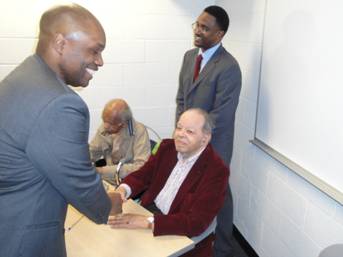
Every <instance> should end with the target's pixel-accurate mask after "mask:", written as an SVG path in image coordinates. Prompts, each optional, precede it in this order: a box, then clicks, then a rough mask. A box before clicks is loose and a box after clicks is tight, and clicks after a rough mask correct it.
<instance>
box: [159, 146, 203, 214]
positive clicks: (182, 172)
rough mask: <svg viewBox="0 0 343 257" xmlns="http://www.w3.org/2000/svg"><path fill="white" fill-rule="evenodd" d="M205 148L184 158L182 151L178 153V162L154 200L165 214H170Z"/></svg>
mask: <svg viewBox="0 0 343 257" xmlns="http://www.w3.org/2000/svg"><path fill="white" fill-rule="evenodd" d="M204 149H205V148H203V149H201V150H200V151H199V152H198V153H196V154H195V155H193V156H191V157H188V158H187V159H184V158H182V156H181V154H180V153H178V154H177V158H178V162H177V163H176V165H175V167H174V169H173V171H172V172H171V173H170V175H169V178H168V180H167V182H166V184H165V185H164V187H163V188H162V190H161V191H160V193H159V194H158V195H157V197H156V198H155V200H154V202H155V204H156V206H157V208H159V209H160V210H161V212H162V213H163V214H168V212H169V209H170V206H171V204H172V202H173V201H174V199H175V196H176V194H177V192H178V191H179V189H180V187H181V185H182V183H183V181H184V180H185V178H186V177H187V175H188V173H189V171H190V170H191V169H192V167H193V165H194V163H195V162H196V161H197V160H198V158H199V156H200V154H201V153H202V152H203V151H204Z"/></svg>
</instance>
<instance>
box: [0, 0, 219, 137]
mask: <svg viewBox="0 0 343 257" xmlns="http://www.w3.org/2000/svg"><path fill="white" fill-rule="evenodd" d="M64 2H66V1H56V0H44V1H42V0H26V1H20V0H12V1H7V2H6V4H2V6H1V16H0V49H1V54H0V79H2V78H3V77H4V76H5V75H6V74H7V73H8V72H9V71H10V70H11V69H13V67H15V65H17V64H18V63H20V62H21V61H22V60H23V59H24V58H25V57H26V56H27V55H29V54H31V53H32V52H33V50H34V48H35V44H36V41H37V33H38V21H39V18H40V15H41V13H42V12H43V11H44V10H45V9H47V8H49V7H50V6H52V5H54V4H56V3H64ZM74 2H77V3H80V4H81V5H83V6H85V7H86V8H88V9H89V10H90V11H92V12H93V13H94V14H95V15H96V16H97V17H98V19H99V20H100V22H101V23H102V24H103V26H104V28H105V31H106V34H107V46H106V49H105V51H104V61H105V65H104V66H103V67H102V68H100V70H99V72H97V73H96V74H95V76H94V79H93V80H92V81H91V83H90V85H89V86H88V87H87V88H86V89H81V90H77V92H78V93H79V94H80V95H81V96H82V97H83V99H84V100H85V101H86V103H87V104H88V106H89V109H90V113H91V131H90V134H91V135H92V134H93V133H94V132H95V130H96V128H97V127H98V125H99V124H100V114H101V110H102V108H103V106H104V104H105V103H106V101H108V100H109V99H111V98H124V99H126V100H127V101H128V103H129V104H130V106H131V108H132V110H133V113H134V116H135V117H136V119H137V120H140V121H141V122H143V123H145V124H146V125H148V126H150V127H152V128H153V129H155V130H157V131H158V133H159V134H160V136H162V137H170V136H171V132H172V130H173V127H174V116H175V115H174V113H175V96H176V90H177V84H178V82H177V81H178V73H179V69H180V66H181V62H182V57H183V54H184V52H185V51H186V50H187V49H189V48H191V47H192V31H191V24H192V22H193V21H194V20H195V19H196V17H197V16H198V14H199V13H200V12H201V10H202V9H203V8H204V7H205V6H207V5H209V4H213V3H214V1H210V0H202V1H196V2H191V1H183V0H144V1H140V0H127V1H95V0H88V1H86V0H84V1H80V0H79V1H74ZM99 3H100V4H99ZM18 6H20V7H21V8H18Z"/></svg>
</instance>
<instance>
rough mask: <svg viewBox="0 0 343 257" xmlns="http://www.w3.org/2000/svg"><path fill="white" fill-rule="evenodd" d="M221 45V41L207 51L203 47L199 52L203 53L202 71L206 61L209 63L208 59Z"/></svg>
mask: <svg viewBox="0 0 343 257" xmlns="http://www.w3.org/2000/svg"><path fill="white" fill-rule="evenodd" d="M220 45H221V43H218V44H216V45H214V46H212V47H211V48H209V49H207V50H206V51H205V52H202V50H201V49H200V50H199V54H201V55H202V61H201V67H200V71H202V69H203V68H204V67H205V65H206V63H208V61H209V60H210V59H211V57H212V56H213V54H214V53H215V52H216V51H217V49H218V48H219V46H220Z"/></svg>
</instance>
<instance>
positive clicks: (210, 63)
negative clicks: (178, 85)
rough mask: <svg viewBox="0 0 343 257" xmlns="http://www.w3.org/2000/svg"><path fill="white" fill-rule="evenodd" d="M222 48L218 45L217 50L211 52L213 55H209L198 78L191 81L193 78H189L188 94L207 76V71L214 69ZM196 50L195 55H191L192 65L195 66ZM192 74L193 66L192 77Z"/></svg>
mask: <svg viewBox="0 0 343 257" xmlns="http://www.w3.org/2000/svg"><path fill="white" fill-rule="evenodd" d="M223 50H224V48H223V46H220V47H219V48H218V49H217V51H216V52H215V53H214V54H213V56H212V57H211V59H210V60H209V61H208V62H207V63H206V65H205V67H204V68H203V69H202V71H201V72H200V73H199V76H198V78H197V79H196V80H195V81H194V82H193V79H191V81H192V83H191V86H190V87H189V90H188V92H187V95H188V94H190V93H191V92H192V91H193V90H194V89H195V88H196V87H197V86H198V85H199V84H200V82H201V81H202V80H203V79H204V78H206V77H207V75H208V74H209V73H211V71H212V70H214V69H215V67H216V65H217V63H218V62H219V61H220V56H221V54H222V52H223ZM197 53H198V52H195V55H194V56H193V57H192V58H193V61H192V65H193V67H194V66H195V58H196V56H197ZM193 76H194V68H193V72H192V78H193Z"/></svg>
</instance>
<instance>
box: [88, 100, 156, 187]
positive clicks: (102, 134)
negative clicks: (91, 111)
mask: <svg viewBox="0 0 343 257" xmlns="http://www.w3.org/2000/svg"><path fill="white" fill-rule="evenodd" d="M102 120H103V123H102V124H101V125H100V127H99V128H98V130H97V132H96V135H95V136H94V138H93V139H92V141H91V143H90V146H89V151H90V156H91V160H92V161H93V162H95V165H96V166H97V168H96V170H97V171H98V172H99V173H101V174H102V177H103V179H105V180H107V181H108V182H110V183H111V184H115V185H117V184H118V182H119V181H120V180H121V179H122V178H125V177H126V176H127V175H128V174H129V173H131V172H132V171H135V170H137V169H139V168H140V167H141V166H142V165H143V164H144V163H145V162H146V161H147V160H148V158H149V156H150V151H151V150H150V141H149V136H148V132H147V130H146V128H145V126H144V125H143V124H141V123H139V122H137V121H135V120H134V119H133V117H132V112H131V110H130V107H129V105H128V104H127V103H126V102H125V101H124V100H123V99H113V100H111V101H109V102H108V103H107V104H106V105H105V108H104V110H103V112H102Z"/></svg>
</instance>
